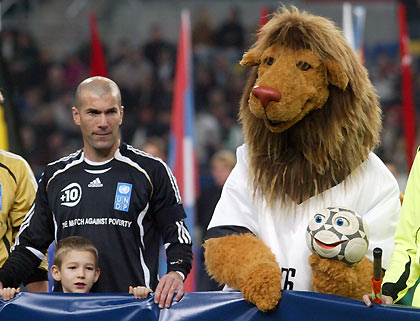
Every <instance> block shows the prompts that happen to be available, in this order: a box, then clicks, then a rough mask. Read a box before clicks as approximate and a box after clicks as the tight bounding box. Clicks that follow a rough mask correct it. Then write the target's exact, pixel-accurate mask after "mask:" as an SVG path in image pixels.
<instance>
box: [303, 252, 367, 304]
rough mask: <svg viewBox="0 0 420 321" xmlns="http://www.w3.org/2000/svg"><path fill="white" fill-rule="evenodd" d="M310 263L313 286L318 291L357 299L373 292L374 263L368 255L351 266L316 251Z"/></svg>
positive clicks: (310, 258)
mask: <svg viewBox="0 0 420 321" xmlns="http://www.w3.org/2000/svg"><path fill="white" fill-rule="evenodd" d="M309 265H310V266H311V268H312V286H313V288H314V291H316V292H320V293H326V294H334V295H340V296H345V297H349V298H353V299H357V300H361V299H362V296H363V295H364V294H366V293H371V292H372V282H371V277H372V271H373V263H372V261H370V260H369V259H367V258H366V257H364V258H363V259H362V260H361V261H360V262H359V263H357V264H356V265H353V266H349V265H347V264H345V263H343V262H341V261H336V260H331V259H326V258H321V257H320V256H319V255H318V254H315V253H314V254H312V255H311V256H310V257H309Z"/></svg>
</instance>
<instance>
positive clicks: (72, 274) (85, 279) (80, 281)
mask: <svg viewBox="0 0 420 321" xmlns="http://www.w3.org/2000/svg"><path fill="white" fill-rule="evenodd" d="M51 273H52V276H53V278H54V280H56V281H61V285H62V287H63V292H64V293H89V291H90V289H91V287H92V285H93V284H94V283H95V282H96V281H97V280H98V278H99V268H97V267H95V257H94V256H93V254H92V253H91V252H89V251H79V250H71V251H70V252H68V253H67V255H66V256H64V258H63V262H62V264H61V268H60V269H59V268H58V266H56V265H53V266H52V267H51Z"/></svg>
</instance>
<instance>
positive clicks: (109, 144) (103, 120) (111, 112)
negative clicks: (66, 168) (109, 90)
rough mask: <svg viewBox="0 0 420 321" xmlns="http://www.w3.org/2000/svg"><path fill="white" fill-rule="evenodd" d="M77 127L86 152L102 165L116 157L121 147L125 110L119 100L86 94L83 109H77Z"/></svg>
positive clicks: (90, 157) (74, 109)
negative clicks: (116, 151) (120, 137)
mask: <svg viewBox="0 0 420 321" xmlns="http://www.w3.org/2000/svg"><path fill="white" fill-rule="evenodd" d="M72 112H73V119H74V123H75V124H76V125H78V126H80V130H81V132H82V136H83V144H84V152H85V155H86V157H87V158H88V159H90V160H92V161H102V160H106V159H109V157H112V156H113V155H114V152H115V150H116V149H117V148H118V146H119V138H118V130H119V128H120V125H121V123H122V119H123V107H122V106H120V105H119V103H118V99H117V97H116V96H113V95H111V94H107V95H104V96H97V95H95V94H92V93H90V92H88V91H86V92H84V93H82V99H81V104H80V106H79V107H78V108H77V107H73V109H72Z"/></svg>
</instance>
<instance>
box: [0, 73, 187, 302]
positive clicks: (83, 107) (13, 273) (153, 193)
mask: <svg viewBox="0 0 420 321" xmlns="http://www.w3.org/2000/svg"><path fill="white" fill-rule="evenodd" d="M72 113H73V120H74V123H75V124H76V125H77V126H79V127H80V131H81V134H82V138H83V148H82V149H80V150H78V151H76V152H75V153H73V154H70V155H69V156H67V157H64V158H62V159H59V160H57V161H56V162H53V163H50V164H48V165H47V167H46V168H45V171H44V173H43V175H42V178H41V180H40V182H39V188H38V191H37V196H36V200H35V206H34V207H33V211H32V213H31V215H27V217H26V219H25V221H24V223H23V224H22V227H21V229H20V231H19V234H18V236H17V238H16V246H15V249H14V251H13V252H12V253H11V255H10V256H9V259H8V260H7V261H6V263H5V264H4V265H3V268H2V269H0V282H1V283H2V284H0V286H5V287H15V286H16V285H18V284H19V282H21V281H22V280H23V279H25V278H26V277H27V276H28V275H29V274H30V273H31V272H32V271H33V269H34V268H36V266H38V265H39V262H40V260H41V259H42V257H43V255H44V253H45V252H46V251H47V248H48V245H49V244H50V243H51V242H52V241H55V242H58V241H59V240H60V239H62V238H65V237H68V236H74V235H78V236H83V237H86V238H88V239H90V240H91V241H92V242H93V243H94V245H95V246H96V247H97V249H98V253H99V267H100V269H101V276H100V278H99V280H98V282H97V283H96V284H95V286H94V287H93V288H92V292H103V293H112V292H120V293H124V292H128V290H129V287H130V286H138V285H141V286H146V287H149V288H151V289H153V290H154V291H155V303H157V304H158V305H159V307H161V308H163V307H170V305H171V302H172V299H173V298H174V296H175V300H176V301H178V300H180V298H181V297H182V295H183V293H184V283H183V281H184V279H185V277H186V276H187V274H188V273H189V271H190V269H191V263H192V251H191V237H190V234H189V232H188V230H187V228H186V226H185V224H184V218H185V217H186V215H185V212H184V209H183V206H182V203H181V198H180V193H179V189H178V186H177V184H176V180H175V178H174V176H173V175H172V172H171V170H170V169H169V168H168V166H167V165H166V164H165V163H164V162H163V161H162V160H160V159H159V158H156V157H153V156H151V155H150V154H147V153H145V152H143V151H140V150H138V149H135V148H133V147H132V146H130V145H127V144H125V143H123V142H121V141H120V139H119V135H118V133H119V128H120V126H121V124H122V121H123V115H124V107H123V106H122V105H121V94H120V90H119V88H118V86H117V85H116V84H115V82H113V81H112V80H110V79H108V78H104V77H91V78H88V79H86V80H84V81H83V82H82V83H81V84H80V85H79V86H78V88H77V91H76V103H75V106H74V107H72ZM161 238H163V243H164V244H165V248H166V254H167V267H168V273H167V274H166V275H164V276H163V277H162V278H161V279H160V280H159V279H158V255H159V245H160V239H161ZM75 282H76V283H83V282H84V275H83V274H81V275H78V276H77V279H76V281H75ZM59 288H60V286H59V284H56V285H55V286H54V290H55V291H59Z"/></svg>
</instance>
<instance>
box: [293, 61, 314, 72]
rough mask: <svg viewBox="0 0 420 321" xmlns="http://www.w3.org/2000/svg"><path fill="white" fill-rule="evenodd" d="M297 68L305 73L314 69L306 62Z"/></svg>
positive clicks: (298, 64)
mask: <svg viewBox="0 0 420 321" xmlns="http://www.w3.org/2000/svg"><path fill="white" fill-rule="evenodd" d="M296 67H298V68H299V69H300V70H303V71H307V70H309V69H311V68H312V66H311V65H310V64H308V63H307V62H305V61H299V62H298V63H297V64H296Z"/></svg>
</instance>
